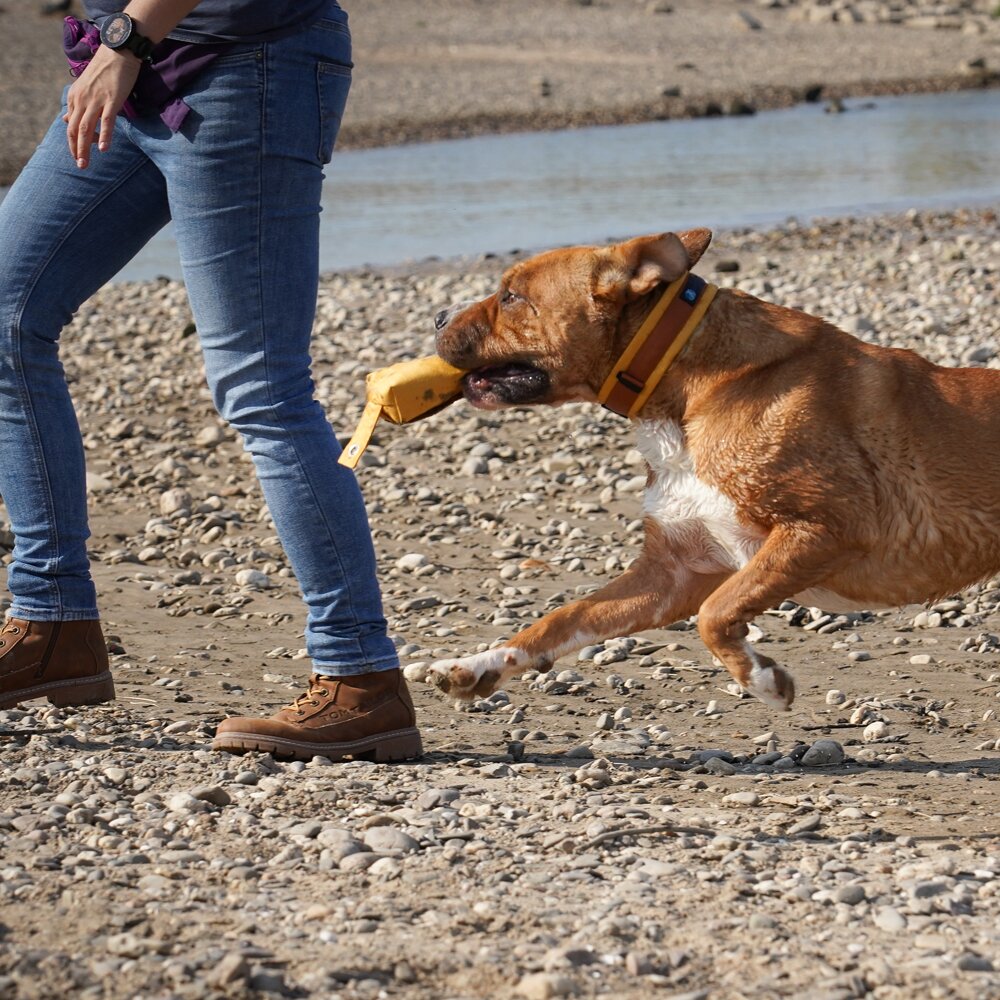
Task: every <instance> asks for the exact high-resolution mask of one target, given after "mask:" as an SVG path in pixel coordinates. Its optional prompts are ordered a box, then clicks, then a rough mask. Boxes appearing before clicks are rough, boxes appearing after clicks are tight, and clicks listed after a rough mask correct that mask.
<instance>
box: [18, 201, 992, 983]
mask: <svg viewBox="0 0 1000 1000" xmlns="http://www.w3.org/2000/svg"><path fill="white" fill-rule="evenodd" d="M998 260H1000V239H998V236H997V219H996V213H995V211H990V210H977V211H968V212H956V213H947V214H934V213H910V214H908V215H906V216H897V217H890V218H879V219H866V220H862V221H850V220H841V221H831V222H828V223H823V224H818V225H816V226H814V227H808V228H804V227H798V226H788V227H785V228H783V229H780V230H775V231H770V232H755V231H743V232H737V233H734V232H728V233H721V234H719V235H718V237H717V240H716V244H715V246H714V247H713V248H712V250H710V251H709V254H708V255H707V256H706V258H705V261H704V264H703V265H702V267H701V268H700V270H701V271H702V273H704V274H706V275H711V276H712V277H713V279H714V280H718V281H719V282H721V283H725V284H735V285H738V286H739V287H741V288H744V289H745V290H747V291H750V292H753V293H756V294H760V295H762V296H765V297H767V298H769V299H771V300H773V301H776V302H779V303H783V304H786V305H790V306H797V307H802V308H805V309H807V310H808V311H810V312H815V313H817V314H820V315H823V316H825V317H827V318H828V319H830V320H832V321H834V322H836V323H837V324H839V325H841V326H842V327H844V328H845V329H847V330H849V331H851V332H853V333H855V334H857V335H859V336H861V337H863V338H866V339H871V340H874V341H877V342H879V343H883V344H892V345H895V346H899V347H909V348H914V349H916V350H919V351H920V352H921V353H923V354H925V355H926V356H927V357H929V358H931V359H932V360H934V361H936V362H939V363H942V364H949V365H954V364H977V365H987V366H990V367H993V368H998V367H1000V314H998V310H997V295H998V269H997V261H998ZM505 263H506V261H504V260H498V259H489V260H478V261H468V262H461V263H459V262H445V263H436V264H428V265H425V266H423V267H422V268H421V269H420V270H419V272H418V273H412V272H410V271H407V272H402V271H399V272H379V273H375V272H356V273H351V274H343V275H336V276H329V277H327V278H325V279H324V280H323V283H322V291H321V297H320V305H319V310H318V315H317V323H316V350H315V358H316V378H317V384H318V392H319V395H320V398H321V399H322V400H323V402H324V404H325V405H326V406H327V408H328V410H329V413H330V415H331V419H332V420H333V421H334V422H335V424H336V426H337V427H338V428H339V429H340V430H342V431H343V432H344V434H345V435H347V434H349V432H350V430H351V429H352V426H353V421H354V420H355V418H356V417H357V415H358V414H359V412H360V407H361V403H362V385H363V375H364V372H365V371H366V370H369V369H371V368H374V367H378V366H380V365H383V364H386V363H388V362H391V361H395V360H400V359H403V358H406V357H412V356H416V355H418V354H422V353H426V352H427V351H428V350H430V348H431V345H432V336H431V329H432V324H431V318H432V317H433V315H434V313H435V312H436V311H437V310H438V309H440V308H441V307H443V306H445V305H447V304H449V303H451V302H453V301H455V300H459V299H466V298H471V297H475V296H479V295H482V294H484V293H486V292H488V291H489V290H490V289H491V288H492V287H493V286H494V284H495V281H496V279H497V277H498V275H499V274H500V272H501V270H502V268H503V266H504V264H505ZM64 345H65V346H64V359H65V362H66V364H67V368H68V371H69V374H70V377H71V379H72V382H73V390H74V393H75V398H76V401H77V404H78V409H79V411H80V416H81V422H82V425H83V430H84V435H85V440H86V445H87V452H88V461H89V468H90V489H91V501H92V509H93V529H94V535H93V538H92V550H93V556H94V560H95V564H94V565H95V574H96V577H97V580H98V584H99V588H100V592H101V600H102V605H103V607H104V609H105V626H106V631H107V633H108V635H109V636H110V637H111V644H112V645H111V648H112V651H113V657H112V658H113V663H114V670H115V674H116V679H117V684H118V691H119V700H118V702H116V703H115V704H113V705H111V706H107V707H102V708H96V709H87V710H81V711H68V710H62V711H59V710H55V709H51V708H49V707H47V706H45V705H44V704H38V703H36V704H32V705H29V706H27V708H26V709H24V710H11V711H6V712H0V747H2V751H3V779H2V781H0V995H2V996H5V997H17V998H36V997H46V998H50V997H51V998H54V997H69V996H72V997H74V998H88V1000H89V998H94V1000H97V998H126V997H127V998H132V997H136V998H138V997H142V998H191V1000H195V998H197V1000H202V998H205V997H225V996H230V997H235V996H240V997H243V996H255V997H256V996H259V997H266V996H291V997H296V996H297V997H306V996H310V997H317V998H318V997H323V998H334V997H341V998H344V1000H348V998H350V1000H355V998H358V1000H360V998H375V997H383V996H384V997H401V998H403V997H405V998H408V1000H409V998H414V1000H442V998H450V1000H471V998H529V1000H534V998H540V1000H544V998H549V997H570V996H581V997H588V996H607V997H613V998H615V1000H620V998H632V997H634V998H640V997H641V998H646V997H648V996H650V995H657V996H664V997H672V998H674V1000H678V998H681V997H683V998H687V1000H693V998H696V997H697V998H706V1000H707V998H714V1000H722V998H737V997H747V998H751V997H752V998H773V997H805V996H808V997H810V998H816V1000H848V998H854V997H868V996H870V997H877V998H884V1000H910V998H912V997H914V996H921V997H927V998H948V1000H952V998H968V1000H979V998H983V997H988V996H995V995H998V993H1000V930H998V928H1000V862H998V858H1000V826H998V821H997V808H996V802H997V791H998V788H1000V724H998V713H1000V700H998V699H1000V579H998V580H994V581H990V582H988V583H987V584H985V585H984V586H982V587H979V588H976V589H974V590H972V591H969V592H966V593H964V594H960V595H955V596H954V597H952V598H950V599H948V600H945V601H942V602H940V603H938V604H935V605H933V606H931V607H927V608H908V609H903V610H897V611H890V612H872V611H859V612H858V613H857V614H853V615H843V616H838V615H827V614H824V613H823V612H822V611H821V610H820V609H815V610H810V609H803V608H798V607H795V606H783V607H782V608H779V609H775V611H774V612H773V613H769V614H768V615H765V616H762V617H761V619H759V620H758V622H757V625H758V627H759V629H760V634H759V635H758V636H757V637H756V641H757V642H758V643H759V644H761V647H762V648H764V649H766V650H767V652H768V654H769V655H771V656H774V657H776V658H778V659H780V660H781V661H782V662H785V663H787V664H788V665H789V666H790V668H791V670H792V672H793V673H794V674H795V675H796V678H797V681H798V688H799V697H798V700H797V701H796V703H795V706H794V708H793V711H792V712H791V713H790V714H788V715H784V716H781V717H780V718H779V717H777V716H775V715H772V714H771V713H769V712H768V710H767V709H766V708H765V707H764V706H763V705H761V704H760V703H758V702H756V701H754V700H752V699H744V698H740V697H739V696H738V693H737V692H735V691H734V689H733V687H732V686H731V684H730V682H729V679H728V676H727V675H726V674H725V673H724V672H723V671H722V670H720V669H718V668H716V667H715V666H714V665H713V663H712V659H711V657H710V656H709V655H708V654H707V652H706V651H705V649H704V647H703V646H702V644H701V643H700V641H699V639H698V636H697V633H696V632H695V631H692V630H691V628H690V627H689V626H688V624H687V623H680V624H679V625H678V626H676V627H675V628H674V629H670V630H658V631H654V632H649V633H645V634H643V635H640V636H637V637H634V639H633V640H629V641H615V642H609V643H607V644H605V645H603V646H601V647H595V648H591V649H588V650H586V651H585V653H584V655H583V656H582V657H581V659H579V660H576V659H573V660H567V661H565V662H562V663H560V664H559V665H558V666H557V669H556V670H555V671H554V672H553V673H552V674H551V675H550V676H547V677H536V676H531V675H528V676H527V677H525V678H524V679H522V680H520V681H518V682H515V683H513V684H512V685H511V686H510V687H509V688H508V690H507V691H506V692H505V693H502V694H500V693H498V694H497V695H495V696H494V697H492V698H490V699H489V700H487V701H484V702H479V703H477V704H475V705H473V706H472V708H471V709H469V710H458V709H456V708H454V707H453V706H452V705H450V704H449V703H447V702H446V701H444V700H442V699H441V698H440V696H439V695H438V694H437V692H436V691H435V690H433V689H432V688H430V687H428V686H427V685H424V684H421V683H420V681H419V678H420V677H421V676H422V673H423V669H424V665H425V664H426V663H427V662H428V661H429V660H431V659H433V658H435V657H437V656H441V655H445V654H447V653H454V652H461V651H470V650H475V649H477V648H483V646H484V644H490V643H492V642H495V641H497V640H499V639H501V638H502V637H504V636H509V635H510V634H511V633H512V632H513V631H515V630H516V629H518V628H520V627H522V626H524V625H525V624H528V623H530V622H531V621H533V620H535V619H536V618H537V617H538V616H539V615H541V614H542V613H543V612H544V611H545V610H546V609H547V608H552V607H555V606H558V605H560V604H562V603H564V602H565V601H568V600H571V599H572V598H573V597H575V596H577V595H578V594H581V593H585V592H587V591H588V590H589V589H591V588H592V587H594V586H595V585H597V584H600V583H602V582H604V581H605V580H607V579H608V578H609V577H610V576H611V575H613V574H615V573H617V572H618V571H619V570H620V568H621V567H622V565H623V564H625V563H627V562H628V560H629V559H630V558H632V556H633V555H634V553H635V551H636V548H635V546H636V544H637V543H638V541H639V539H640V537H641V533H640V522H639V520H638V518H639V503H640V501H639V493H640V490H641V485H642V481H643V475H642V467H641V462H640V460H639V457H638V455H637V454H636V453H635V452H634V451H633V450H632V435H631V432H630V428H629V425H628V424H627V423H626V422H625V421H622V420H620V419H618V418H615V417H613V416H612V415H611V414H609V413H607V412H605V411H602V410H599V409H596V408H585V407H567V408H564V409H562V410H541V409H538V410H518V411H512V412H508V413H500V414H483V413H477V412H475V411H473V410H471V409H469V408H468V407H467V406H466V405H465V404H464V403H458V404H456V405H455V406H453V407H451V408H450V409H448V410H446V411H445V412H443V413H441V414H439V415H437V416H435V417H433V418H431V419H429V420H427V421H424V422H422V423H420V424H417V425H413V426H412V427H408V428H397V427H392V426H389V427H385V428H382V429H380V430H379V432H378V435H377V439H376V442H375V443H374V444H373V446H372V448H371V449H370V450H369V452H368V454H367V455H366V457H365V459H364V462H363V465H362V466H361V468H360V469H359V473H358V474H359V477H360V480H361V483H362V487H363V489H364V491H365V495H366V499H367V503H368V506H369V512H370V517H371V522H372V526H373V530H374V533H375V538H376V544H377V547H378V552H379V558H380V567H381V575H382V580H383V585H384V593H385V599H386V608H387V612H388V615H389V618H390V622H391V627H392V630H393V632H394V634H395V635H397V636H398V637H399V638H398V643H399V647H400V653H401V657H402V660H403V663H404V664H405V665H406V669H407V674H408V676H410V677H411V678H412V679H413V688H414V693H415V698H416V701H417V706H418V712H419V722H420V724H421V726H422V728H423V732H424V741H425V748H426V751H427V753H426V756H425V757H424V759H423V760H421V761H419V762H416V763H413V764H409V765H402V766H397V767H386V766H382V765H374V764H369V763H365V762H357V763H348V764H337V765H331V764H330V763H329V762H327V761H324V760H322V759H316V760H314V761H313V762H312V763H309V764H282V763H279V762H276V761H274V760H272V759H270V758H269V757H263V756H256V755H252V756H248V757H245V758H234V757H229V756H225V755H219V754H213V753H212V752H211V751H210V750H209V743H210V737H211V734H212V731H213V727H214V725H215V723H216V722H217V721H218V720H219V719H220V718H221V717H222V716H223V715H225V714H227V713H231V714H238V713H246V712H257V711H270V710H272V709H273V708H274V707H276V706H278V705H280V704H282V703H283V702H285V701H287V700H289V699H290V698H291V697H292V696H293V694H294V693H295V692H296V691H298V690H301V689H302V687H303V684H304V680H305V675H306V673H307V670H308V663H307V661H306V660H305V659H304V658H303V653H302V651H301V650H300V648H299V647H300V645H301V634H300V631H301V623H302V613H301V608H300V604H299V601H298V598H297V595H296V588H295V586H294V582H293V580H292V579H291V578H290V574H289V570H288V568H287V565H286V563H285V561H284V557H283V555H282V553H281V550H280V548H279V546H278V544H277V540H276V538H275V536H274V531H273V527H272V525H271V523H270V520H269V517H268V513H267V510H266V508H265V507H264V505H263V502H262V500H261V497H260V495H259V493H258V491H257V489H256V487H255V485H254V484H253V482H252V474H251V469H250V466H249V465H248V463H247V462H246V460H245V458H244V456H243V453H242V451H241V448H240V446H239V443H238V442H237V441H236V440H235V439H234V436H233V434H232V432H231V431H230V430H229V429H228V428H226V427H225V426H223V425H222V424H221V423H220V422H219V421H218V419H217V418H216V417H215V415H214V414H213V412H212V408H211V404H210V401H209V399H208V395H207V392H206V390H205V389H204V386H203V384H202V375H201V370H200V361H199V356H198V349H197V343H196V336H195V333H194V330H193V327H192V325H191V318H190V314H189V312H188V309H187V305H186V301H185V297H184V292H183V289H182V287H181V286H180V285H179V284H177V283H173V282H167V281H161V282H151V283H146V284H141V285H119V286H110V287H108V288H106V289H105V290H103V291H102V292H101V293H100V294H99V295H98V296H97V297H96V298H95V299H94V300H93V301H92V302H91V303H88V304H87V305H86V306H85V307H84V308H83V309H82V310H81V312H80V314H79V316H78V317H77V318H76V320H75V322H74V323H73V325H72V327H71V328H70V329H68V330H67V331H66V333H65V334H64ZM7 542H8V543H9V538H8V539H7Z"/></svg>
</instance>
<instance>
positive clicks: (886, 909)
mask: <svg viewBox="0 0 1000 1000" xmlns="http://www.w3.org/2000/svg"><path fill="white" fill-rule="evenodd" d="M872 920H873V921H874V923H875V926H876V927H877V928H878V929H879V930H882V931H887V932H889V933H891V934H895V933H897V932H899V931H903V930H906V917H904V916H903V914H902V913H900V912H899V910H897V909H896V908H895V907H894V906H880V907H879V908H878V909H877V910H876V911H875V914H874V916H873V917H872Z"/></svg>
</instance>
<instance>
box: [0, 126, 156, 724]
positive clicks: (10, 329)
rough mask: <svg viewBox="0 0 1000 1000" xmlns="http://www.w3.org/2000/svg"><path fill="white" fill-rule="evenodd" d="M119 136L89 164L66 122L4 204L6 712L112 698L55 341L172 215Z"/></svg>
mask: <svg viewBox="0 0 1000 1000" xmlns="http://www.w3.org/2000/svg"><path fill="white" fill-rule="evenodd" d="M116 132H118V134H117V135H116V137H115V141H114V142H113V143H112V149H111V151H110V152H108V153H104V154H101V155H99V156H96V157H95V158H94V160H93V162H92V164H91V167H90V169H89V170H87V171H80V170H78V169H77V167H76V166H75V164H74V163H73V158H72V157H71V156H70V152H69V149H68V147H67V145H66V127H65V125H64V124H63V123H62V121H61V120H59V119H57V120H56V122H55V123H54V124H53V126H52V128H51V129H50V130H49V132H48V134H47V135H46V137H45V138H44V140H43V141H42V143H41V145H40V146H39V148H38V149H37V150H36V152H35V155H34V156H33V157H32V159H31V162H30V163H29V164H28V165H27V166H26V167H25V169H24V170H23V171H22V173H21V175H20V176H19V177H18V179H17V181H16V182H15V184H14V186H13V187H12V188H11V190H10V192H9V193H8V195H7V197H6V198H5V199H4V201H3V203H2V204H0V495H2V496H3V499H4V502H5V503H6V506H7V513H8V515H9V517H10V523H11V528H12V529H13V532H14V537H15V546H14V554H13V558H12V560H11V563H10V565H9V567H8V574H7V583H8V586H9V588H10V591H11V594H12V596H13V604H12V606H11V609H10V612H9V614H10V617H9V618H8V620H7V621H6V622H5V623H4V625H3V628H2V630H0V708H8V707H10V706H11V705H14V704H17V703H18V702H20V701H26V700H28V699H30V698H40V697H47V698H48V699H49V700H50V701H51V702H52V703H53V704H56V705H82V704H90V703H93V702H101V701H108V700H110V699H112V698H114V695H115V689H114V681H113V680H112V677H111V671H110V670H109V669H108V651H107V647H106V646H105V644H104V638H103V636H102V634H101V626H100V623H99V622H98V621H97V620H96V619H97V601H96V595H95V592H94V584H93V582H92V580H91V577H90V570H89V566H88V562H87V537H88V535H89V531H88V528H87V496H86V473H85V466H84V456H83V445H82V442H81V440H80V431H79V428H78V426H77V422H76V414H75V412H74V410H73V404H72V401H71V399H70V394H69V389H68V387H67V385H66V378H65V375H64V374H63V368H62V364H61V363H60V361H59V348H58V343H59V335H60V333H61V331H62V328H63V327H64V326H65V325H66V324H67V323H68V322H69V320H70V319H71V318H72V316H73V313H74V312H76V310H77V308H78V307H79V305H80V303H81V302H83V301H84V300H85V299H86V298H88V297H89V296H90V295H91V294H92V293H93V292H94V291H96V290H97V289H98V288H99V287H100V286H101V285H102V284H104V282H105V281H107V280H108V279H109V278H111V277H112V276H113V275H114V274H115V272H117V271H118V270H119V269H120V268H121V266H122V265H123V264H124V263H125V262H126V261H128V260H129V259H130V258H131V257H132V256H133V255H134V254H135V253H136V251H138V250H139V248H140V247H141V246H142V245H143V244H144V243H146V241H147V240H148V239H149V238H150V237H151V236H152V235H153V233H155V232H156V230H158V229H160V228H161V227H162V226H163V225H164V224H165V223H166V221H167V218H168V213H167V201H166V190H165V186H164V184H163V178H162V177H161V176H160V174H159V172H158V171H157V170H156V168H155V167H154V166H153V165H152V164H151V163H150V162H149V161H148V159H147V158H146V157H145V156H144V155H143V154H142V153H141V152H139V151H138V150H137V149H135V148H134V147H132V146H130V145H129V144H128V143H127V142H126V141H125V139H124V137H123V136H122V135H121V134H120V131H119V130H117V129H116Z"/></svg>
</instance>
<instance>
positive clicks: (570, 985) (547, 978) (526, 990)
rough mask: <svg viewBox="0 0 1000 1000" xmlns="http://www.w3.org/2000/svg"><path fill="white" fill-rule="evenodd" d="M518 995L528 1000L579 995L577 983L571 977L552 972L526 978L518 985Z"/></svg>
mask: <svg viewBox="0 0 1000 1000" xmlns="http://www.w3.org/2000/svg"><path fill="white" fill-rule="evenodd" d="M517 993H518V995H519V996H522V997H525V998H526V1000H551V998H553V997H572V996H576V995H577V988H576V983H575V982H574V981H573V980H572V979H570V978H569V976H560V975H558V974H556V973H551V972H535V973H532V974H531V975H527V976H524V977H523V978H522V979H521V981H520V982H519V983H518V984H517Z"/></svg>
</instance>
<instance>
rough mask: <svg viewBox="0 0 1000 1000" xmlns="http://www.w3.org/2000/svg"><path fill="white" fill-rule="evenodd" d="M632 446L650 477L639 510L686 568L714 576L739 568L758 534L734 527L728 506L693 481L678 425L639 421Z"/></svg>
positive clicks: (730, 504)
mask: <svg viewBox="0 0 1000 1000" xmlns="http://www.w3.org/2000/svg"><path fill="white" fill-rule="evenodd" d="M637 445H638V448H639V451H640V452H641V453H642V455H643V457H644V458H645V459H646V461H647V462H648V463H649V467H650V469H651V470H652V473H653V482H652V483H651V484H650V486H649V487H648V488H647V490H646V496H645V500H644V502H643V509H644V511H645V513H646V514H647V516H649V517H652V518H653V519H654V520H655V521H656V523H657V524H658V525H659V526H660V528H661V529H662V530H663V532H664V533H665V534H666V536H667V539H668V540H669V542H670V543H671V545H673V546H675V547H677V548H678V549H680V550H681V551H683V552H684V553H685V562H686V563H687V565H688V567H689V568H690V569H692V570H695V571H696V572H701V573H716V572H719V571H720V570H722V571H725V570H737V569H740V568H741V567H743V566H745V565H746V563H747V562H748V561H749V560H750V558H751V557H752V556H753V554H754V553H755V552H756V551H757V549H758V548H760V545H761V542H762V541H763V539H764V533H763V532H762V531H755V530H754V529H752V528H748V527H746V526H745V525H742V524H740V522H739V521H738V519H737V517H736V508H735V507H734V505H733V502H732V501H731V500H730V499H729V498H728V497H727V496H725V495H724V494H723V493H720V492H719V490H717V489H716V488H715V487H714V486H710V485H708V484H707V483H704V482H702V481H701V480H700V479H699V478H698V476H697V475H696V474H695V469H694V462H693V460H692V458H691V455H690V453H689V452H688V450H687V442H686V440H685V437H684V431H683V429H682V428H681V426H680V424H678V423H676V422H675V421H673V420H660V421H640V422H639V435H638V442H637Z"/></svg>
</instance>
